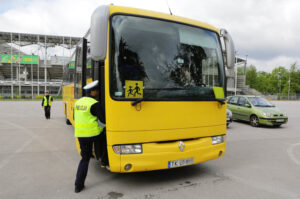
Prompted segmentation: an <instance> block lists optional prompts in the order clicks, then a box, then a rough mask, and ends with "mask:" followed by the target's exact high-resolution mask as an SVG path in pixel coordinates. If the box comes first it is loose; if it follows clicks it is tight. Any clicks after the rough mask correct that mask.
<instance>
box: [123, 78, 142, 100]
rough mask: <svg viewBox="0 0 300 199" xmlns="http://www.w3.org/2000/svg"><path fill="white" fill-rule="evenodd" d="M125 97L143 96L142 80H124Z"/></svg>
mask: <svg viewBox="0 0 300 199" xmlns="http://www.w3.org/2000/svg"><path fill="white" fill-rule="evenodd" d="M125 98H143V81H134V80H126V81H125Z"/></svg>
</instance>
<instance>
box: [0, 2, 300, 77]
mask: <svg viewBox="0 0 300 199" xmlns="http://www.w3.org/2000/svg"><path fill="white" fill-rule="evenodd" d="M108 3H114V4H115V5H122V6H129V7H136V8H143V9H148V10H155V11H160V12H165V13H168V12H169V11H168V7H167V3H166V1H165V0H0V31H7V32H22V33H23V32H24V33H35V34H54V35H65V36H83V35H84V33H85V32H86V31H87V29H88V28H89V24H90V16H91V14H92V12H93V10H94V9H95V8H96V7H97V6H98V5H101V4H108ZM168 3H169V5H170V8H171V10H172V12H173V14H174V15H178V16H183V17H186V18H192V19H196V20H199V21H203V22H206V23H209V24H211V25H213V26H215V27H217V28H225V29H227V30H228V31H229V32H230V33H231V35H232V38H233V40H234V43H235V47H236V50H237V52H238V55H239V56H240V57H242V58H245V56H246V54H248V65H249V64H254V65H255V66H257V68H258V70H264V71H267V72H270V71H272V69H274V68H275V67H277V66H280V65H282V66H285V67H286V68H289V66H290V65H291V64H292V63H294V62H297V63H298V64H297V65H299V63H300V37H299V36H297V34H299V33H300V1H299V0H243V1H241V0H209V1H208V0H168Z"/></svg>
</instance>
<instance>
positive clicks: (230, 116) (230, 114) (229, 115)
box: [226, 109, 232, 126]
mask: <svg viewBox="0 0 300 199" xmlns="http://www.w3.org/2000/svg"><path fill="white" fill-rule="evenodd" d="M226 111H227V112H226V115H227V117H226V118H227V126H229V124H230V123H231V122H232V112H231V110H229V109H227V110H226Z"/></svg>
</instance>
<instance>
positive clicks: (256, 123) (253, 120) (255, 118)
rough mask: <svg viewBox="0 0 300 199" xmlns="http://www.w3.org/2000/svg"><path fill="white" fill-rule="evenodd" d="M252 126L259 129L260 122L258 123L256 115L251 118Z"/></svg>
mask: <svg viewBox="0 0 300 199" xmlns="http://www.w3.org/2000/svg"><path fill="white" fill-rule="evenodd" d="M250 124H251V126H253V127H258V126H259V121H258V118H257V116H256V115H252V116H251V117H250Z"/></svg>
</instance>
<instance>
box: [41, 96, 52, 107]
mask: <svg viewBox="0 0 300 199" xmlns="http://www.w3.org/2000/svg"><path fill="white" fill-rule="evenodd" d="M51 100H52V97H51V96H49V106H51ZM43 105H44V106H48V100H47V97H46V96H44V104H43Z"/></svg>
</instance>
